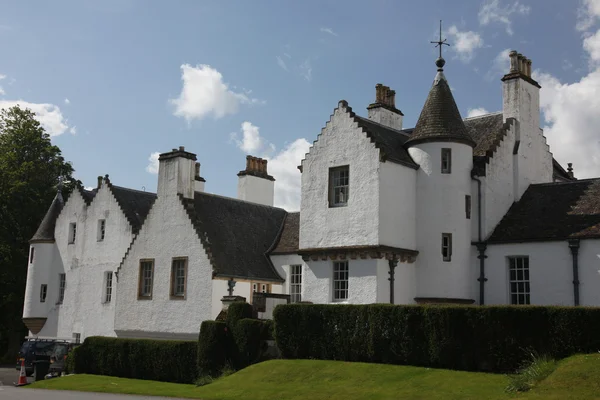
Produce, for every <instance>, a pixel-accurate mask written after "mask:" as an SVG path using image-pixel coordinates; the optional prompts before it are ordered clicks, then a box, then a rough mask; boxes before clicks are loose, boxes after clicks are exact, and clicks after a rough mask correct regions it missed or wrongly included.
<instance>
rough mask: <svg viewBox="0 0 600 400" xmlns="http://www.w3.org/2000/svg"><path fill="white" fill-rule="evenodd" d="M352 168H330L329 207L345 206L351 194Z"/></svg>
mask: <svg viewBox="0 0 600 400" xmlns="http://www.w3.org/2000/svg"><path fill="white" fill-rule="evenodd" d="M349 183H350V168H349V167H348V166H347V165H346V166H343V167H336V168H330V169H329V207H345V206H347V205H348V198H349V194H350V186H349Z"/></svg>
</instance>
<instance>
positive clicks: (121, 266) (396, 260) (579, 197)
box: [23, 52, 600, 339]
mask: <svg viewBox="0 0 600 400" xmlns="http://www.w3.org/2000/svg"><path fill="white" fill-rule="evenodd" d="M436 64H437V66H438V72H437V75H436V76H435V79H434V82H433V85H432V87H431V90H430V92H429V95H428V97H427V100H426V102H425V105H424V107H423V110H422V112H421V115H420V117H419V119H418V122H417V124H416V126H415V127H414V128H413V129H405V128H404V127H403V126H402V118H403V114H402V112H401V111H400V110H399V109H398V108H396V104H395V92H394V91H393V90H390V89H389V88H388V87H386V86H383V85H377V87H376V101H375V102H374V103H373V104H371V105H370V106H369V107H368V116H367V117H360V116H358V115H356V114H355V113H354V112H353V110H352V109H351V108H350V106H349V105H348V103H347V102H346V101H343V100H342V101H340V102H339V104H338V107H337V108H335V110H334V111H333V114H332V115H331V117H330V119H329V121H328V122H327V123H326V124H325V127H324V128H323V129H322V131H321V133H320V135H318V137H317V140H316V141H315V142H314V144H313V146H312V147H311V148H310V151H309V153H308V154H306V157H305V159H304V160H302V162H301V166H299V168H300V170H301V172H302V189H301V190H302V193H301V208H300V212H299V213H298V212H296V213H290V212H286V211H285V210H283V209H280V208H276V207H273V193H274V185H275V179H274V178H273V177H271V176H270V175H268V173H267V162H266V161H265V160H262V159H259V158H255V157H251V156H248V157H247V165H246V169H245V170H243V171H241V172H240V173H239V174H238V175H239V185H238V198H237V199H233V198H227V197H221V196H218V195H214V194H208V193H206V192H205V190H204V184H205V181H204V179H203V178H201V177H200V171H199V166H200V165H199V163H197V162H196V155H195V154H193V153H190V152H188V151H186V150H185V149H184V148H183V147H180V148H179V149H174V150H173V151H171V152H167V153H164V154H161V155H160V158H159V164H160V167H159V174H158V190H157V193H156V194H153V193H147V192H141V191H137V190H133V189H127V188H123V187H119V186H115V185H113V184H112V183H111V182H110V180H109V179H108V176H106V177H105V178H99V180H98V185H97V187H96V188H95V189H94V190H92V191H87V190H83V189H79V190H76V191H74V192H73V193H72V194H71V195H70V196H69V198H68V199H66V200H63V198H62V196H61V194H60V193H58V194H57V196H56V198H55V199H54V202H53V203H52V205H51V206H50V208H49V210H48V213H47V215H46V216H45V218H44V220H43V221H42V222H41V224H40V227H39V230H38V231H37V233H36V234H35V236H34V237H33V238H32V239H31V252H30V257H29V265H28V277H27V287H26V293H25V305H24V310H23V321H24V322H25V324H26V325H27V326H28V328H29V329H30V331H31V333H32V334H39V335H43V336H59V337H64V336H68V337H76V338H80V339H84V338H85V337H88V336H91V335H104V336H119V337H154V338H180V339H195V338H197V335H198V330H199V327H200V323H201V322H202V321H203V320H207V319H214V318H215V317H217V315H218V314H219V312H220V311H221V309H222V304H221V299H222V298H223V296H226V295H228V294H229V293H230V289H231V288H230V284H231V283H235V286H234V287H233V290H232V293H233V295H240V296H243V297H245V298H246V299H248V301H249V302H252V301H253V293H255V292H270V293H279V294H287V295H289V296H290V299H291V301H300V300H301V301H308V302H313V303H353V304H365V303H396V304H415V303H419V304H422V303H458V304H471V303H474V304H544V305H600V274H599V273H598V270H599V269H600V260H599V259H598V254H599V253H600V179H585V180H577V179H575V178H574V176H573V172H572V169H571V168H570V166H569V170H568V171H565V170H564V169H563V167H561V166H560V165H559V163H558V162H556V161H555V160H554V159H553V157H552V153H551V152H550V149H549V148H548V145H547V144H546V139H545V137H544V135H543V132H542V130H541V129H540V121H539V116H540V108H539V90H540V86H539V84H538V83H537V82H536V81H535V80H533V79H532V78H531V61H530V60H528V59H526V58H525V57H523V56H522V55H521V54H517V53H516V52H512V53H511V54H510V71H509V72H508V73H507V74H506V75H505V76H504V77H503V78H502V96H503V107H502V111H500V112H496V113H492V114H487V115H483V116H479V117H474V118H467V119H463V118H462V117H461V116H460V113H459V111H458V108H457V106H456V104H455V101H454V98H453V96H452V92H451V90H450V87H449V84H448V82H447V80H446V77H445V76H444V73H443V66H444V61H443V59H441V58H440V59H438V61H437V62H436Z"/></svg>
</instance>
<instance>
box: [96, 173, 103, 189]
mask: <svg viewBox="0 0 600 400" xmlns="http://www.w3.org/2000/svg"><path fill="white" fill-rule="evenodd" d="M100 186H102V176H98V186H96V188H97V189H100Z"/></svg>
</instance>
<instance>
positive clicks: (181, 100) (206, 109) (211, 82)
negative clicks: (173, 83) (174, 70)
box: [169, 64, 264, 122]
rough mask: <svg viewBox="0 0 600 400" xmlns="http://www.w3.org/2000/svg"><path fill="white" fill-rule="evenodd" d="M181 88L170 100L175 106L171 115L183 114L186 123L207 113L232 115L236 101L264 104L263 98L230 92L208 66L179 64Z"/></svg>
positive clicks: (235, 107) (219, 116) (181, 115)
mask: <svg viewBox="0 0 600 400" xmlns="http://www.w3.org/2000/svg"><path fill="white" fill-rule="evenodd" d="M181 71H182V72H181V80H182V81H183V88H182V89H181V93H180V94H179V97H178V98H176V99H170V100H169V102H170V103H171V104H173V105H174V106H175V110H174V112H173V114H174V115H175V116H177V117H183V118H185V119H186V120H187V121H188V122H191V121H192V120H194V119H198V120H200V119H203V118H205V117H207V116H208V115H212V116H213V118H215V119H218V118H222V117H224V116H225V115H228V114H235V113H236V112H237V111H238V109H239V106H240V104H264V102H263V101H261V100H258V99H255V98H250V97H248V95H247V94H245V93H237V92H233V91H232V90H230V89H229V87H228V86H227V84H226V83H224V82H223V76H222V75H221V73H220V72H219V71H217V70H216V69H214V68H212V67H211V66H210V65H205V64H200V65H197V66H195V67H193V66H191V65H189V64H183V65H182V66H181Z"/></svg>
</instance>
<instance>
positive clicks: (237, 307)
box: [225, 301, 256, 329]
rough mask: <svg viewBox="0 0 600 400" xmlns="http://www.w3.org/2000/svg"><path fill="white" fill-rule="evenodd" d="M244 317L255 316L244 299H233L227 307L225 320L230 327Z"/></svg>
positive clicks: (250, 306)
mask: <svg viewBox="0 0 600 400" xmlns="http://www.w3.org/2000/svg"><path fill="white" fill-rule="evenodd" d="M244 318H256V316H255V315H254V310H253V309H252V305H251V304H248V303H246V302H245V301H235V302H233V303H231V304H230V305H229V307H227V320H226V321H225V322H226V323H227V326H228V327H230V328H231V329H233V327H234V326H235V324H237V322H238V321H240V320H242V319H244Z"/></svg>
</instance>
